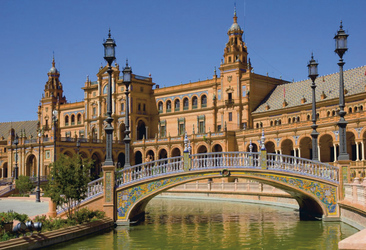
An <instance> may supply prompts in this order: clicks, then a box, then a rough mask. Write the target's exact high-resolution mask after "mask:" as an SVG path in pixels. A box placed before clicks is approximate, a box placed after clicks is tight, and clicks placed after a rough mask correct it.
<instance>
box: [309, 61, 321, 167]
mask: <svg viewBox="0 0 366 250" xmlns="http://www.w3.org/2000/svg"><path fill="white" fill-rule="evenodd" d="M308 69H309V77H310V79H311V81H312V84H311V88H312V90H313V91H312V92H313V93H312V94H313V100H312V113H313V114H312V116H313V117H312V120H313V124H312V125H311V128H312V129H313V131H312V132H311V138H312V153H313V161H319V156H318V135H319V133H318V132H317V131H316V128H317V127H318V125H316V99H315V88H316V85H315V79H316V78H317V77H318V63H316V62H315V60H314V57H313V54H311V60H310V61H309V64H308Z"/></svg>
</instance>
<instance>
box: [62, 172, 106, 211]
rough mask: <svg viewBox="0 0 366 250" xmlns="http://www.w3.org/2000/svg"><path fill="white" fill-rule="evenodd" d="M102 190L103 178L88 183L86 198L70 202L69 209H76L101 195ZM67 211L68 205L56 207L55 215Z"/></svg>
mask: <svg viewBox="0 0 366 250" xmlns="http://www.w3.org/2000/svg"><path fill="white" fill-rule="evenodd" d="M103 192H104V190H103V177H101V178H99V179H96V180H94V181H91V182H89V183H88V191H87V192H86V198H85V199H84V200H82V201H80V202H78V201H76V200H75V201H72V202H71V204H70V205H71V208H75V207H77V206H78V205H79V204H80V203H82V202H85V201H87V200H90V199H92V198H94V197H96V196H98V195H100V194H103ZM67 209H68V205H66V206H65V207H61V206H58V207H57V208H56V212H57V214H60V213H63V212H66V211H67Z"/></svg>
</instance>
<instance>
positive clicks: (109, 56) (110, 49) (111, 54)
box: [103, 30, 116, 166]
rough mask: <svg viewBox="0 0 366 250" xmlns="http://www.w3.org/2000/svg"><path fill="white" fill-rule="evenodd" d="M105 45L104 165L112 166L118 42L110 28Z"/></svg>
mask: <svg viewBox="0 0 366 250" xmlns="http://www.w3.org/2000/svg"><path fill="white" fill-rule="evenodd" d="M103 46H104V59H105V60H106V61H107V63H108V70H107V72H108V76H109V79H108V92H107V93H108V95H107V118H106V119H105V121H106V122H107V125H106V126H105V128H104V131H105V134H106V137H107V138H106V159H105V162H104V166H112V165H113V159H112V142H113V138H112V137H113V127H112V122H113V118H112V72H113V70H112V62H113V61H114V60H115V59H116V57H115V47H116V43H115V42H114V40H113V39H112V38H111V30H109V33H108V38H107V40H106V41H105V42H104V43H103Z"/></svg>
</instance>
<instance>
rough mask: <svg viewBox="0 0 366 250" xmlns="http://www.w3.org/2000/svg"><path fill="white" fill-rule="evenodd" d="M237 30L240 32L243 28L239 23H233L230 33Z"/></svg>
mask: <svg viewBox="0 0 366 250" xmlns="http://www.w3.org/2000/svg"><path fill="white" fill-rule="evenodd" d="M235 30H240V31H241V28H240V26H239V24H238V23H233V24H232V25H231V27H230V29H229V31H235Z"/></svg>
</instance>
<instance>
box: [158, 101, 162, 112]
mask: <svg viewBox="0 0 366 250" xmlns="http://www.w3.org/2000/svg"><path fill="white" fill-rule="evenodd" d="M158 110H159V113H163V102H159V103H158Z"/></svg>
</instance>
